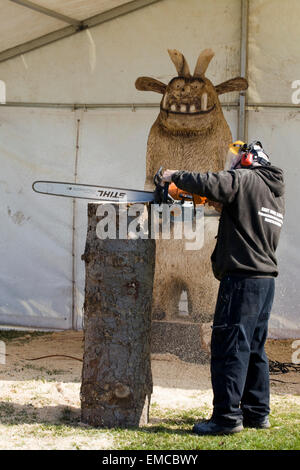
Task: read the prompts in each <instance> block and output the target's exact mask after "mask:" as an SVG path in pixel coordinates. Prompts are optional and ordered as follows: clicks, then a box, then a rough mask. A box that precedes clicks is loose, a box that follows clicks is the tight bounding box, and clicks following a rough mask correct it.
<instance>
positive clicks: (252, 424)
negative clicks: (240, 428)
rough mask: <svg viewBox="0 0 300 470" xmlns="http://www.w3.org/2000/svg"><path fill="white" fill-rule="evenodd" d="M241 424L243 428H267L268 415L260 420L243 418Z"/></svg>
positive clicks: (268, 422)
mask: <svg viewBox="0 0 300 470" xmlns="http://www.w3.org/2000/svg"><path fill="white" fill-rule="evenodd" d="M243 425H244V427H245V428H256V429H268V428H270V427H271V424H270V421H269V417H268V416H266V417H265V418H263V419H260V420H258V419H249V418H244V420H243Z"/></svg>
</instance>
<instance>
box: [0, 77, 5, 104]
mask: <svg viewBox="0 0 300 470" xmlns="http://www.w3.org/2000/svg"><path fill="white" fill-rule="evenodd" d="M5 103H6V85H5V82H4V81H3V80H0V104H5Z"/></svg>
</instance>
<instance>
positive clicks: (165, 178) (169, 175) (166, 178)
mask: <svg viewBox="0 0 300 470" xmlns="http://www.w3.org/2000/svg"><path fill="white" fill-rule="evenodd" d="M176 171H177V170H165V171H164V172H163V175H162V183H171V182H172V179H171V178H172V175H173V173H176Z"/></svg>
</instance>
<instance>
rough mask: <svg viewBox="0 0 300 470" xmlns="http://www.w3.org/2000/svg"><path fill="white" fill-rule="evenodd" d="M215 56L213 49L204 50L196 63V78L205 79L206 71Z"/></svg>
mask: <svg viewBox="0 0 300 470" xmlns="http://www.w3.org/2000/svg"><path fill="white" fill-rule="evenodd" d="M214 55H215V53H214V51H213V50H212V49H204V51H202V52H201V54H200V55H199V57H198V60H197V63H196V67H195V71H194V77H203V76H204V75H205V72H206V69H207V67H208V66H209V63H210V61H211V59H212V58H213V56H214Z"/></svg>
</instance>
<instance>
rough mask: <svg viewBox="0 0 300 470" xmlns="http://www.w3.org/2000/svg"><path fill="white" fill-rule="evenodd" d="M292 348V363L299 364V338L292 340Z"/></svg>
mask: <svg viewBox="0 0 300 470" xmlns="http://www.w3.org/2000/svg"><path fill="white" fill-rule="evenodd" d="M292 349H295V351H294V352H293V354H292V363H293V364H300V339H296V340H295V341H293V342H292Z"/></svg>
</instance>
